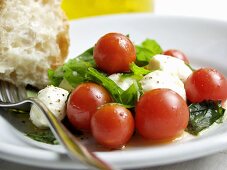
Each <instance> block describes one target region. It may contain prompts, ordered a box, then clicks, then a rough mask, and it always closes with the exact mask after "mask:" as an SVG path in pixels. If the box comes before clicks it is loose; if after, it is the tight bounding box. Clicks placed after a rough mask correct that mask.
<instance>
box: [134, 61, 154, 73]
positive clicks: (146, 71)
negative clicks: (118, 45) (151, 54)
mask: <svg viewBox="0 0 227 170" xmlns="http://www.w3.org/2000/svg"><path fill="white" fill-rule="evenodd" d="M130 70H131V71H132V72H133V74H134V75H146V74H149V73H150V72H151V71H150V70H147V69H145V68H143V67H139V66H137V65H136V64H135V63H132V64H130Z"/></svg>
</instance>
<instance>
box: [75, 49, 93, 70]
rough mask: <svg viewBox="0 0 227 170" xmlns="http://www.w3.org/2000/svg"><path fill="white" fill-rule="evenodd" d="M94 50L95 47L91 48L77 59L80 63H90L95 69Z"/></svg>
mask: <svg viewBox="0 0 227 170" xmlns="http://www.w3.org/2000/svg"><path fill="white" fill-rule="evenodd" d="M93 50H94V47H91V48H89V49H88V50H86V51H85V52H84V53H82V54H80V55H79V56H77V57H76V58H75V59H76V60H78V61H85V62H88V63H90V65H91V66H92V67H95V65H96V64H95V60H94V57H93Z"/></svg>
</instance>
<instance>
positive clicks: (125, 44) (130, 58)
mask: <svg viewBox="0 0 227 170" xmlns="http://www.w3.org/2000/svg"><path fill="white" fill-rule="evenodd" d="M94 59H95V62H96V64H97V66H98V68H99V69H101V70H103V71H104V72H106V73H109V74H112V73H118V72H127V71H129V65H130V63H132V62H134V61H135V60H136V50H135V46H134V45H133V43H132V42H131V41H130V40H129V38H128V37H126V36H125V35H122V34H119V33H109V34H106V35H104V36H103V37H101V38H100V39H99V40H98V42H97V43H96V45H95V48H94Z"/></svg>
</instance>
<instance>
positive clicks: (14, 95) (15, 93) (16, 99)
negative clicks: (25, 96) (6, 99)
mask: <svg viewBox="0 0 227 170" xmlns="http://www.w3.org/2000/svg"><path fill="white" fill-rule="evenodd" d="M8 87H9V91H10V93H9V94H10V98H11V102H12V103H16V102H19V101H20V98H19V96H18V88H17V87H16V86H15V85H13V84H11V83H8Z"/></svg>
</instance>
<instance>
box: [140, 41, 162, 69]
mask: <svg viewBox="0 0 227 170" xmlns="http://www.w3.org/2000/svg"><path fill="white" fill-rule="evenodd" d="M162 52H163V50H162V48H161V46H160V45H159V44H158V43H157V42H156V41H155V40H152V39H146V40H145V41H143V42H142V44H141V45H137V46H136V64H137V65H138V66H145V65H147V64H148V63H149V61H150V59H151V58H152V57H153V56H154V55H156V54H161V53H162Z"/></svg>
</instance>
